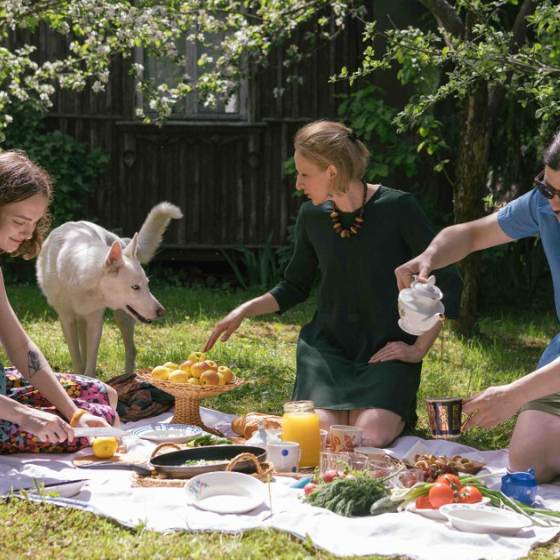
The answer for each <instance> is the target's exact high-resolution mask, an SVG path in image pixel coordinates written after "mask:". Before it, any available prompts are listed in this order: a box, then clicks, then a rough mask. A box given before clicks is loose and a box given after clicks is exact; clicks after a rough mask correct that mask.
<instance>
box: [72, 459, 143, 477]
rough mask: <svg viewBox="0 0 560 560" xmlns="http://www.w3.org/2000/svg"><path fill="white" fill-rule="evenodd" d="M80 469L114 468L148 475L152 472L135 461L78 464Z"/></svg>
mask: <svg viewBox="0 0 560 560" xmlns="http://www.w3.org/2000/svg"><path fill="white" fill-rule="evenodd" d="M80 468H81V469H97V470H104V469H108V470H116V471H136V472H137V473H138V474H140V475H142V476H149V475H151V474H152V471H151V469H149V468H148V467H144V466H143V465H139V464H137V463H117V462H114V461H111V462H107V463H92V464H91V465H80Z"/></svg>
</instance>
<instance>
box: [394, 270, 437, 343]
mask: <svg viewBox="0 0 560 560" xmlns="http://www.w3.org/2000/svg"><path fill="white" fill-rule="evenodd" d="M442 298H443V294H442V293H441V290H440V289H439V288H438V287H437V286H436V277H435V276H430V277H429V278H428V282H426V283H424V282H418V281H417V280H414V282H412V284H411V286H410V288H406V289H404V290H401V291H400V293H399V316H400V319H399V327H400V328H401V329H402V330H403V331H405V332H407V333H408V334H413V335H415V336H419V335H421V334H424V333H425V332H427V331H429V330H430V329H432V328H433V327H434V326H435V325H436V323H437V322H438V321H442V320H443V318H444V312H445V308H444V307H443V303H442V302H441V299H442Z"/></svg>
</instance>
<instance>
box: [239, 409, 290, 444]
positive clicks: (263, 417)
mask: <svg viewBox="0 0 560 560" xmlns="http://www.w3.org/2000/svg"><path fill="white" fill-rule="evenodd" d="M261 421H262V422H263V424H264V428H265V430H275V429H279V428H281V427H282V418H281V417H280V416H274V415H273V414H266V413H264V412H248V413H247V414H243V415H242V416H236V417H235V418H234V419H233V421H232V423H231V429H232V430H233V431H234V432H235V433H236V434H239V435H240V436H242V437H244V438H250V437H251V436H252V435H253V433H254V432H256V431H257V430H258V428H259V422H261Z"/></svg>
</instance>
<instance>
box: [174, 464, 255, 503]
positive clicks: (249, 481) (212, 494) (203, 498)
mask: <svg viewBox="0 0 560 560" xmlns="http://www.w3.org/2000/svg"><path fill="white" fill-rule="evenodd" d="M185 491H186V493H187V504H189V505H194V506H196V507H197V508H200V509H204V510H206V511H213V512H215V513H246V512H248V511H251V510H253V509H255V508H257V507H259V506H260V505H261V504H263V503H264V501H265V499H266V486H265V485H264V484H263V483H262V482H261V481H260V480H258V479H257V478H255V477H254V476H250V475H248V474H243V473H239V472H230V471H221V472H209V473H204V474H199V475H197V476H194V477H193V478H191V479H190V480H189V482H188V483H187V485H186V486H185Z"/></svg>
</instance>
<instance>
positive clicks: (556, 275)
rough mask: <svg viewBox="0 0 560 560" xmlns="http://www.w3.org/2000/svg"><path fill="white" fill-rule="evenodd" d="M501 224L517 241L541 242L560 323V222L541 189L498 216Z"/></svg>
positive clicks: (513, 204)
mask: <svg viewBox="0 0 560 560" xmlns="http://www.w3.org/2000/svg"><path fill="white" fill-rule="evenodd" d="M498 224H499V225H500V227H501V228H502V230H503V231H504V233H505V234H506V235H508V236H509V237H511V238H513V239H521V238H523V237H532V236H535V235H538V236H539V237H540V238H541V242H542V245H543V249H544V252H545V255H546V259H547V261H548V266H549V267H550V273H551V274H552V284H553V286H554V303H555V305H556V315H557V317H558V319H559V320H560V222H558V219H557V218H556V214H555V213H554V212H553V211H552V208H551V207H550V202H549V201H548V199H546V198H545V197H544V196H543V195H542V194H541V193H540V192H539V191H538V190H537V189H533V190H532V191H529V192H528V193H527V194H524V195H523V196H520V197H519V198H516V199H515V200H513V201H511V202H510V203H509V204H508V205H507V206H505V207H504V208H502V209H501V210H500V211H499V212H498Z"/></svg>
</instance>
